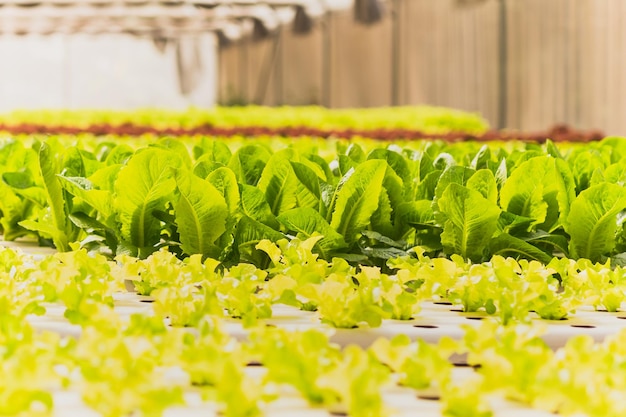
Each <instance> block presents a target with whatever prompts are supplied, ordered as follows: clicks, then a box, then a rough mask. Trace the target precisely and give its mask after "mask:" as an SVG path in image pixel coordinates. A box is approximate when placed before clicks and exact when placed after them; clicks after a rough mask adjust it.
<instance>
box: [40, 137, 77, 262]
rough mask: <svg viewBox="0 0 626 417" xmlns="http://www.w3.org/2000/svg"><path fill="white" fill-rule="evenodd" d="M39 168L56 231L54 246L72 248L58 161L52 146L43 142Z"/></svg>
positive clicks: (53, 237) (65, 249)
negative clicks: (58, 175)
mask: <svg viewBox="0 0 626 417" xmlns="http://www.w3.org/2000/svg"><path fill="white" fill-rule="evenodd" d="M39 169H40V172H41V177H42V178H43V183H44V189H45V190H46V194H47V200H48V207H49V208H50V217H51V220H52V227H53V228H54V230H55V232H54V233H53V234H52V240H53V242H54V246H56V248H57V249H58V250H59V251H61V252H66V251H69V250H70V246H69V243H70V242H69V236H68V232H69V229H70V227H71V225H68V223H69V220H68V218H67V215H68V211H67V206H66V204H65V196H64V195H63V188H62V187H61V183H60V181H59V178H58V177H57V173H58V172H57V169H58V168H57V161H56V156H55V155H54V153H53V150H52V148H51V147H50V146H49V145H48V144H47V143H45V142H44V143H42V144H41V147H40V148H39Z"/></svg>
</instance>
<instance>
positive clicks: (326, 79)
mask: <svg viewBox="0 0 626 417" xmlns="http://www.w3.org/2000/svg"><path fill="white" fill-rule="evenodd" d="M332 18H333V16H332V11H331V10H327V11H326V14H325V15H324V18H323V21H322V103H321V104H322V105H323V106H324V107H328V108H330V107H331V105H332V98H331V91H332V86H331V84H332Z"/></svg>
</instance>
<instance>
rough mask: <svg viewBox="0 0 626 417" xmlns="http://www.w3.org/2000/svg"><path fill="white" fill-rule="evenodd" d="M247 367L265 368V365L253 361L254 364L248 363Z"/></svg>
mask: <svg viewBox="0 0 626 417" xmlns="http://www.w3.org/2000/svg"><path fill="white" fill-rule="evenodd" d="M246 366H249V367H257V366H263V364H262V363H261V362H257V361H252V362H248V363H247V364H246Z"/></svg>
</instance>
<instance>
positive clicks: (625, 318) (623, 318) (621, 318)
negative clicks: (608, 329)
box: [617, 316, 626, 320]
mask: <svg viewBox="0 0 626 417" xmlns="http://www.w3.org/2000/svg"><path fill="white" fill-rule="evenodd" d="M617 318H618V319H620V320H626V317H624V316H617Z"/></svg>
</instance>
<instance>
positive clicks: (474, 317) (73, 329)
mask: <svg viewBox="0 0 626 417" xmlns="http://www.w3.org/2000/svg"><path fill="white" fill-rule="evenodd" d="M0 244H4V245H5V246H9V247H13V248H19V249H21V250H22V251H23V252H25V253H28V254H32V255H36V256H44V255H48V254H51V253H54V250H53V249H49V248H40V247H38V246H37V245H36V244H35V243H29V242H20V243H14V242H5V243H2V242H0ZM114 299H115V311H116V312H117V313H118V314H119V315H120V316H121V317H129V316H130V315H131V314H134V313H142V314H151V313H152V304H151V302H150V301H151V300H150V298H149V297H143V296H139V295H137V294H135V293H132V292H127V293H117V294H115V295H114ZM46 310H47V312H46V314H45V315H44V316H35V315H32V316H29V317H28V320H29V321H30V322H31V323H32V324H33V326H34V327H35V328H36V329H39V330H49V331H54V332H57V333H59V334H61V335H67V336H73V337H78V336H79V335H80V332H81V329H80V327H79V326H75V325H72V324H70V323H69V322H68V321H67V320H66V319H65V317H64V316H63V314H64V311H65V307H64V306H62V305H60V304H48V305H46ZM486 317H488V316H487V315H486V314H485V313H463V312H461V311H460V307H459V306H454V305H449V304H446V303H433V302H425V303H423V306H422V311H421V312H420V314H419V315H417V316H416V317H415V318H414V319H413V320H410V321H395V320H385V321H384V322H383V325H382V326H381V327H379V328H357V329H331V328H330V327H329V326H327V325H325V324H322V323H321V322H320V320H319V317H318V315H317V314H316V313H314V312H305V311H300V310H298V309H295V308H293V307H289V306H284V305H275V306H274V307H273V317H272V318H271V319H266V320H263V321H262V322H264V323H266V325H270V326H277V327H281V328H285V329H290V330H307V329H324V330H325V331H329V332H331V333H332V336H331V340H332V341H334V342H335V343H338V344H340V345H342V346H345V345H348V344H357V345H360V346H362V347H367V346H369V345H370V344H371V343H372V342H373V341H374V340H376V339H377V338H379V337H386V338H390V337H393V336H395V335H397V334H406V335H408V336H409V337H411V338H412V339H423V340H425V341H427V342H431V343H434V342H437V341H438V340H439V339H440V338H441V337H443V336H450V337H452V338H455V339H458V338H460V337H462V335H463V333H464V331H463V326H465V325H470V326H478V325H480V321H481V320H483V319H485V318H486ZM536 320H537V322H540V323H543V324H544V325H545V326H546V332H545V334H544V336H543V338H544V340H545V341H546V342H547V344H548V345H549V346H550V347H552V348H554V349H556V348H559V347H561V346H563V345H564V344H565V342H566V341H567V340H568V339H569V338H570V337H572V336H575V335H580V334H588V335H590V336H592V337H593V339H594V340H596V341H598V342H601V341H603V340H604V338H605V337H606V336H608V335H611V334H615V333H617V332H619V331H620V330H622V329H623V328H625V327H626V311H625V312H623V313H606V312H597V311H594V310H593V308H581V309H579V311H578V312H577V313H576V314H575V315H573V316H571V317H570V318H569V319H568V320H563V321H547V320H541V319H539V318H537V319H536ZM223 329H224V330H226V331H227V332H228V333H229V334H231V335H232V336H233V337H236V338H238V339H245V338H246V337H247V331H246V329H244V328H243V326H242V324H241V322H240V321H238V320H235V319H224V320H223ZM453 362H455V363H457V364H458V365H464V358H463V357H458V358H453ZM246 369H247V371H248V372H249V373H251V374H252V375H256V376H259V377H260V376H261V375H262V373H263V372H264V368H263V367H248V368H246ZM455 372H456V377H457V378H458V379H459V381H462V380H463V379H464V378H468V377H470V376H471V374H472V372H474V371H473V369H472V368H468V367H462V366H460V367H458V368H455ZM177 377H180V376H177V375H176V372H174V374H173V375H172V381H173V382H174V381H176V378H177ZM53 398H54V415H55V416H64V417H66V416H67V417H74V416H76V417H79V416H80V417H91V416H97V415H99V414H98V413H97V412H95V411H94V410H92V409H90V408H89V407H87V406H86V405H85V404H84V403H83V401H82V399H81V396H80V393H79V392H77V391H55V392H54V393H53ZM383 399H384V403H385V405H386V407H387V408H388V409H389V410H390V415H391V416H394V417H395V416H398V417H404V416H406V417H409V416H411V417H414V416H418V415H419V416H420V417H431V416H432V417H441V405H440V402H439V401H438V398H437V396H436V395H433V393H432V392H431V393H429V392H421V393H420V392H418V391H415V390H412V389H409V388H404V387H400V386H398V385H394V384H389V385H388V386H387V387H386V388H385V389H384V390H383ZM185 400H186V403H187V405H186V406H185V407H173V408H170V409H168V410H167V411H166V412H165V413H164V415H165V416H169V417H176V416H186V417H195V416H198V417H200V416H202V417H212V416H216V417H218V416H220V413H219V412H218V409H217V407H216V404H215V403H207V402H204V401H203V400H202V399H201V395H200V393H199V391H193V390H189V391H188V392H186V393H185ZM491 406H492V409H493V412H494V415H495V416H496V417H522V416H525V417H549V416H552V415H553V414H552V413H550V412H547V411H542V410H536V409H531V408H528V407H526V406H524V405H522V404H518V403H515V402H511V401H507V400H504V399H502V398H496V397H494V398H493V400H492V401H491ZM263 411H264V413H265V415H266V416H268V417H292V416H296V415H297V416H300V417H329V416H333V415H337V416H341V415H343V414H341V413H338V414H333V413H329V411H328V410H326V409H324V408H314V407H311V406H309V404H308V403H307V402H306V401H305V400H304V399H303V398H301V397H300V396H299V395H298V394H297V393H296V392H295V391H293V390H292V389H289V388H288V387H285V388H282V389H281V392H280V396H279V398H278V399H277V400H276V401H273V402H271V403H269V404H267V405H266V406H265V408H264V410H263Z"/></svg>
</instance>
